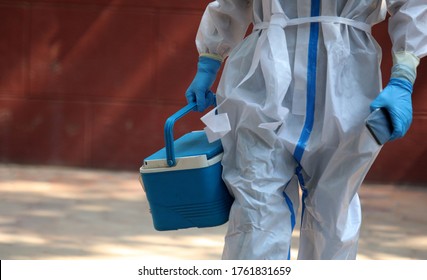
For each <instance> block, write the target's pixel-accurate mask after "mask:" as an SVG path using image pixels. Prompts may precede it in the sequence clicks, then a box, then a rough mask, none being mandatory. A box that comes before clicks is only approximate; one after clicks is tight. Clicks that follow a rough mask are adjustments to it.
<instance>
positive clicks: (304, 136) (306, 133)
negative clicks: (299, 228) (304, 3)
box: [294, 0, 321, 224]
mask: <svg viewBox="0 0 427 280" xmlns="http://www.w3.org/2000/svg"><path fill="white" fill-rule="evenodd" d="M320 1H321V0H313V1H311V16H312V17H314V16H320ZM319 29H320V25H319V23H315V22H314V23H311V24H310V39H309V44H308V65H307V104H306V117H305V122H304V127H303V129H302V132H301V135H300V138H299V140H298V143H297V146H296V148H295V151H294V158H295V159H296V161H297V162H298V164H299V165H298V167H297V169H296V170H295V173H296V175H297V176H298V181H299V182H300V185H301V189H302V191H303V194H302V211H301V212H302V213H301V224H302V219H303V217H304V210H305V198H306V197H307V195H308V191H307V189H306V188H305V183H304V179H303V176H302V174H301V170H302V167H301V160H302V157H303V154H304V150H305V148H306V146H307V142H308V139H309V137H310V134H311V131H312V129H313V124H314V111H315V98H316V76H317V44H318V42H319Z"/></svg>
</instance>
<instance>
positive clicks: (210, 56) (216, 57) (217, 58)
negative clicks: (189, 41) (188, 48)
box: [200, 53, 222, 63]
mask: <svg viewBox="0 0 427 280" xmlns="http://www.w3.org/2000/svg"><path fill="white" fill-rule="evenodd" d="M200 57H208V58H211V59H215V60H218V61H219V62H221V63H222V57H221V56H220V55H218V54H213V53H201V54H200Z"/></svg>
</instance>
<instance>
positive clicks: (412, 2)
mask: <svg viewBox="0 0 427 280" xmlns="http://www.w3.org/2000/svg"><path fill="white" fill-rule="evenodd" d="M387 10H388V12H389V14H390V18H389V23H388V24H389V25H388V26H389V34H390V37H391V40H392V43H393V49H392V50H393V61H394V66H393V69H392V76H391V79H390V82H389V83H388V85H387V86H386V87H385V88H384V89H383V90H382V85H381V73H380V60H381V49H380V47H379V46H378V44H377V43H376V41H375V40H374V38H373V37H372V35H371V33H370V30H371V27H372V26H373V25H374V24H376V23H378V22H380V21H382V20H384V19H385V16H386V13H387ZM251 23H252V25H251ZM249 26H251V28H252V29H250V30H249V31H248V28H249ZM196 45H197V48H198V51H199V53H200V57H199V63H198V71H197V74H196V76H195V78H194V80H193V82H192V83H191V85H190V87H189V89H188V90H187V92H186V97H187V100H188V102H197V110H198V111H203V110H205V109H206V107H208V106H210V105H212V104H213V103H214V97H213V94H212V92H211V91H210V88H211V86H212V84H213V82H214V81H215V79H216V75H217V72H218V70H219V68H220V67H221V65H222V62H223V61H224V60H225V59H226V58H227V61H226V63H225V65H224V69H223V74H222V77H221V80H220V83H219V86H218V89H217V104H218V108H217V109H218V112H220V113H226V114H227V115H228V118H229V121H230V126H231V131H230V132H228V133H227V134H226V135H225V136H223V138H222V139H221V141H222V144H223V147H224V157H223V160H222V164H223V179H224V181H225V183H226V185H227V187H228V188H229V190H230V192H231V193H232V194H233V196H234V198H235V200H234V203H233V205H232V207H231V211H230V219H229V225H228V231H227V235H226V237H225V246H224V251H223V259H288V258H290V243H291V235H292V231H293V228H294V225H295V221H296V219H297V218H299V217H296V213H297V209H298V207H299V204H300V203H299V201H302V203H301V212H302V217H301V229H300V246H299V250H298V252H299V253H298V258H299V259H355V258H356V254H357V246H358V238H359V231H360V226H361V207H360V201H359V197H358V195H357V192H358V189H359V187H360V185H361V183H362V181H363V179H364V177H365V175H366V173H367V172H368V170H369V168H370V166H371V165H372V163H373V161H374V159H375V157H376V156H377V154H378V152H379V150H380V148H381V146H380V145H378V144H377V143H376V142H375V140H374V139H373V138H372V136H371V135H370V134H369V131H368V130H367V128H366V127H365V123H364V122H365V119H366V118H367V117H368V115H369V114H370V113H371V111H373V110H374V109H376V108H385V109H386V110H387V111H388V113H389V114H390V116H391V120H392V124H393V135H392V137H391V139H392V140H393V139H397V138H399V137H402V136H403V135H404V134H405V133H406V131H407V130H408V128H409V126H410V123H411V121H412V105H411V93H412V85H413V83H414V81H415V78H416V68H417V65H418V64H419V60H420V58H421V57H423V56H425V55H426V54H427V2H426V0H388V1H380V0H364V1H360V0H217V1H213V2H211V3H210V4H209V5H208V6H207V8H206V11H205V13H204V15H203V18H202V20H201V24H200V27H199V30H198V33H197V36H196ZM299 187H300V188H301V189H302V198H301V199H300V198H299Z"/></svg>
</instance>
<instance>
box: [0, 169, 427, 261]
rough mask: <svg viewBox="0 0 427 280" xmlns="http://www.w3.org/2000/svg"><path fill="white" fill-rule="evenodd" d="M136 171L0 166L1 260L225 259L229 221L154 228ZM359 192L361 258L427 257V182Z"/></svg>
mask: <svg viewBox="0 0 427 280" xmlns="http://www.w3.org/2000/svg"><path fill="white" fill-rule="evenodd" d="M138 176H139V174H138V170H135V172H118V171H107V170H87V169H79V168H65V167H44V166H22V165H7V164H3V165H0V259H3V260H5V259H63V260H65V259H78V260H84V259H139V260H144V259H145V260H189V259H199V260H210V259H213V260H215V259H220V257H221V251H222V246H223V239H224V234H225V231H226V225H223V226H219V227H214V228H205V229H186V230H178V231H168V232H158V231H155V230H154V229H153V227H152V223H151V216H150V213H149V207H148V203H147V201H146V198H145V193H144V191H143V190H142V188H141V186H140V184H139V182H138ZM360 197H361V201H362V207H363V217H364V220H363V227H362V232H361V239H360V249H359V255H358V259H361V260H362V259H381V260H391V259H397V260H407V259H423V260H425V259H427V186H425V187H411V186H394V185H363V186H362V189H361V192H360ZM296 228H298V226H297V227H296ZM298 234H299V232H298V230H296V231H295V232H294V236H293V249H292V257H293V258H295V257H296V255H297V244H298Z"/></svg>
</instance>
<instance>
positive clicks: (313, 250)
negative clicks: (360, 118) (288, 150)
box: [298, 127, 380, 259]
mask: <svg viewBox="0 0 427 280" xmlns="http://www.w3.org/2000/svg"><path fill="white" fill-rule="evenodd" d="M355 135H357V134H355ZM359 135H360V136H358V137H353V138H354V139H352V140H350V139H344V140H346V141H347V142H345V144H341V146H340V147H338V148H337V149H327V148H325V149H323V150H322V152H317V153H315V154H316V156H317V158H322V159H323V162H322V163H321V164H318V165H316V166H315V167H314V168H313V167H311V168H309V169H311V171H312V173H311V172H310V173H311V175H310V179H309V180H308V181H307V182H306V184H307V185H306V188H307V190H308V196H307V198H306V199H305V210H304V216H303V217H302V225H301V238H300V248H299V255H298V258H299V259H355V258H356V254H357V245H358V244H357V243H358V238H359V231H360V225H361V222H362V217H361V207H360V201H359V197H358V195H357V191H358V190H359V187H360V185H361V184H362V181H363V179H364V177H365V175H366V173H367V172H368V170H369V168H370V166H371V165H372V163H373V162H374V159H375V157H376V156H377V154H378V152H379V150H380V147H379V146H378V145H377V144H376V143H375V142H374V140H373V138H372V137H371V136H370V135H369V132H368V131H367V129H366V128H365V127H361V129H360V134H359ZM312 156H314V154H313V155H312V154H310V153H308V155H307V158H305V159H304V162H306V163H307V162H309V161H310V158H311V157H312Z"/></svg>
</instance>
